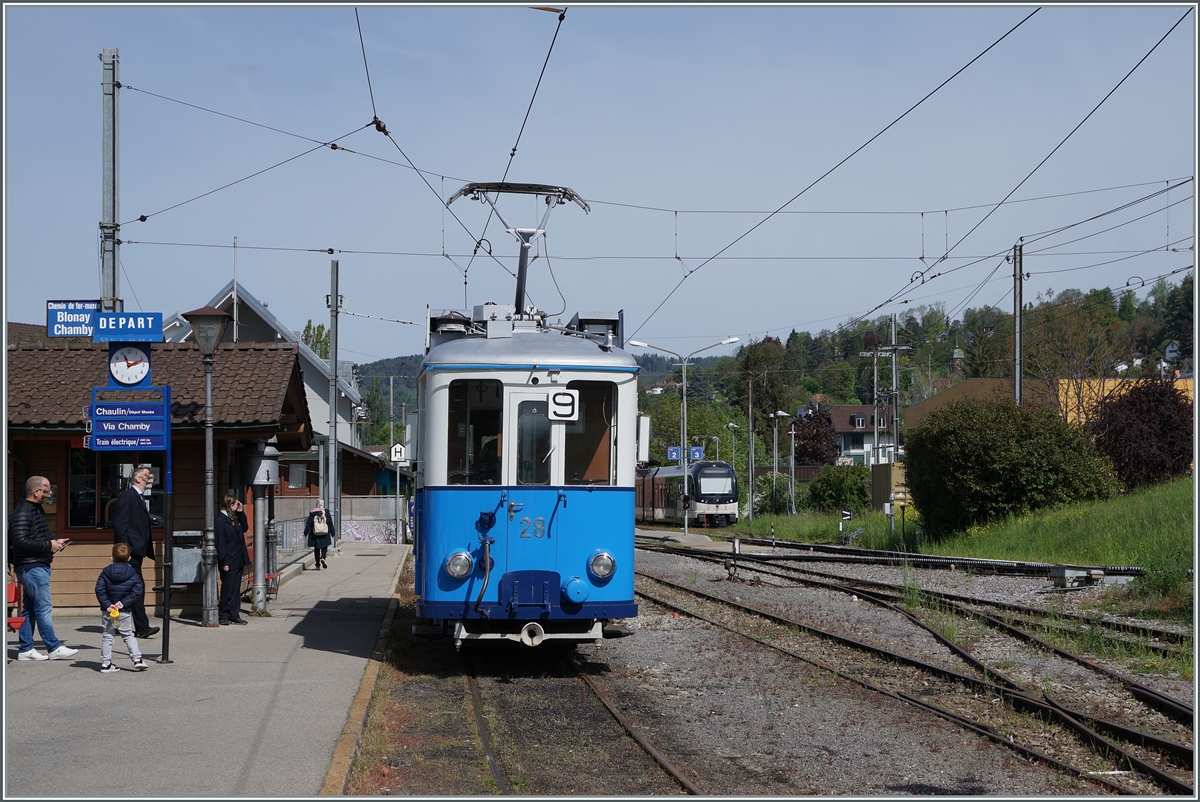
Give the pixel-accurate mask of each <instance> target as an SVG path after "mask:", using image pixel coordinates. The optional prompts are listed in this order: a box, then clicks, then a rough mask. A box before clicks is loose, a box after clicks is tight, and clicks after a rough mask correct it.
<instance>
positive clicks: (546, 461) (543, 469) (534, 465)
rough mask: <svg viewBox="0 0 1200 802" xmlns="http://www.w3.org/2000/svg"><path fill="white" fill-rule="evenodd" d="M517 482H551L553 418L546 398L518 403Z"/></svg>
mask: <svg viewBox="0 0 1200 802" xmlns="http://www.w3.org/2000/svg"><path fill="white" fill-rule="evenodd" d="M517 484H520V485H548V484H550V418H549V417H547V402H545V401H522V402H521V403H520V404H518V405H517Z"/></svg>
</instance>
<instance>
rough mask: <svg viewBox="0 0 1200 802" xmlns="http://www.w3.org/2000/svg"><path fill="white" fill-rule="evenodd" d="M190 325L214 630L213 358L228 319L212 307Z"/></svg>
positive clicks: (207, 601) (206, 599)
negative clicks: (200, 389) (199, 401)
mask: <svg viewBox="0 0 1200 802" xmlns="http://www.w3.org/2000/svg"><path fill="white" fill-rule="evenodd" d="M183 318H184V320H186V321H187V322H188V323H190V324H191V325H192V334H193V335H194V337H195V340H196V344H197V345H199V346H200V353H201V354H203V355H204V549H203V551H202V552H201V559H202V561H203V568H202V577H201V579H202V580H203V582H202V599H203V610H202V613H201V617H200V623H201V626H205V627H215V626H217V625H218V624H219V623H220V622H219V621H218V620H217V541H216V536H215V534H214V532H213V521H214V519H215V517H216V515H215V513H216V495H215V492H214V488H215V485H216V476H215V473H214V471H213V412H212V374H213V354H214V353H216V350H217V345H219V344H220V342H221V337H222V336H224V334H225V325H226V324H227V323H228V322H229V319H230V315H229V313H227V312H222V311H221V310H220V309H216V308H215V307H212V306H202V307H200V308H199V309H193V310H192V311H191V312H185V313H184V314H183Z"/></svg>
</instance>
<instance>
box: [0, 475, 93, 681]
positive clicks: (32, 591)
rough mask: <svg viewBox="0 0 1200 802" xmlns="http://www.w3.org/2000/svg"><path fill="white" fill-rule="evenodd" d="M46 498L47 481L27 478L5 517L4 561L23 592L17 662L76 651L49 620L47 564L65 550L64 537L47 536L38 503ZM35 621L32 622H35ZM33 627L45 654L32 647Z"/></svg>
mask: <svg viewBox="0 0 1200 802" xmlns="http://www.w3.org/2000/svg"><path fill="white" fill-rule="evenodd" d="M49 495H50V480H49V479H47V478H46V477H44V476H31V477H29V479H28V480H27V481H26V482H25V498H24V499H22V500H21V501H18V502H17V506H16V508H14V509H13V511H12V515H10V516H9V517H8V561H9V562H10V563H11V564H12V566H13V572H14V573H15V574H16V575H17V581H18V582H19V583H21V587H22V588H24V590H25V599H24V608H25V609H24V610H23V612H22V615H24V616H25V623H24V624H22V625H21V629H20V630H19V631H18V632H17V640H18V642H19V644H20V645H19V646H18V647H17V659H18V660H46V659H50V660H66V659H67V658H69V657H73V656H74V655H75V654H76V653H77V652H78V651H79V650H78V649H69V648H67V647H66V646H64V645H63V642H62V641H60V640H59V639H58V637H57V636H56V635H55V634H54V622H53V621H52V620H51V619H50V614H51V611H52V610H53V609H54V603H53V601H52V600H51V598H50V563H51V561H53V560H54V555H55V554H57V553H58V552H60V551H62V550H63V549H65V548H66V547H67V543H68V542H69V541H68V540H67V539H66V538H61V539H57V540H56V539H54V538H52V537H51V536H50V526H49V525H48V524H47V523H46V512H45V510H43V509H42V502H43V501H44V500H45V499H46V498H47V497H49ZM35 622H36V623H35ZM35 625H36V627H37V630H38V632H40V633H41V634H42V642H43V643H45V644H46V651H47V654H42V653H41V652H39V651H38V650H37V649H35V648H33V629H34V626H35Z"/></svg>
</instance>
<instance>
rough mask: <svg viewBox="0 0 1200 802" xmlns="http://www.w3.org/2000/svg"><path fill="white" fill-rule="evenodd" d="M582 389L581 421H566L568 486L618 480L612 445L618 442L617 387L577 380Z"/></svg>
mask: <svg viewBox="0 0 1200 802" xmlns="http://www.w3.org/2000/svg"><path fill="white" fill-rule="evenodd" d="M567 387H568V389H571V390H578V391H579V420H577V421H572V422H570V423H567V424H566V438H567V439H566V459H565V463H564V469H565V470H564V473H565V475H564V479H565V481H566V483H567V484H569V485H611V484H615V483H616V477H615V475H614V469H615V467H616V460H614V459H613V446H614V443H615V441H616V432H617V429H616V416H615V415H614V414H613V410H614V409H615V408H616V398H617V386H616V385H615V384H613V383H612V382H596V381H574V382H570V383H568V384H567Z"/></svg>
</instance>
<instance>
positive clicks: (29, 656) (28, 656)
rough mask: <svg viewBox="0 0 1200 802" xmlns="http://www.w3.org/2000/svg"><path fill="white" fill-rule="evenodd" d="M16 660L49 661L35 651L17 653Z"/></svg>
mask: <svg viewBox="0 0 1200 802" xmlns="http://www.w3.org/2000/svg"><path fill="white" fill-rule="evenodd" d="M17 659H18V660H49V659H50V658H49V657H47V656H46V655H44V654H42V653H41V652H39V651H38V650H37V649H30V650H29V651H27V652H17Z"/></svg>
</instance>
